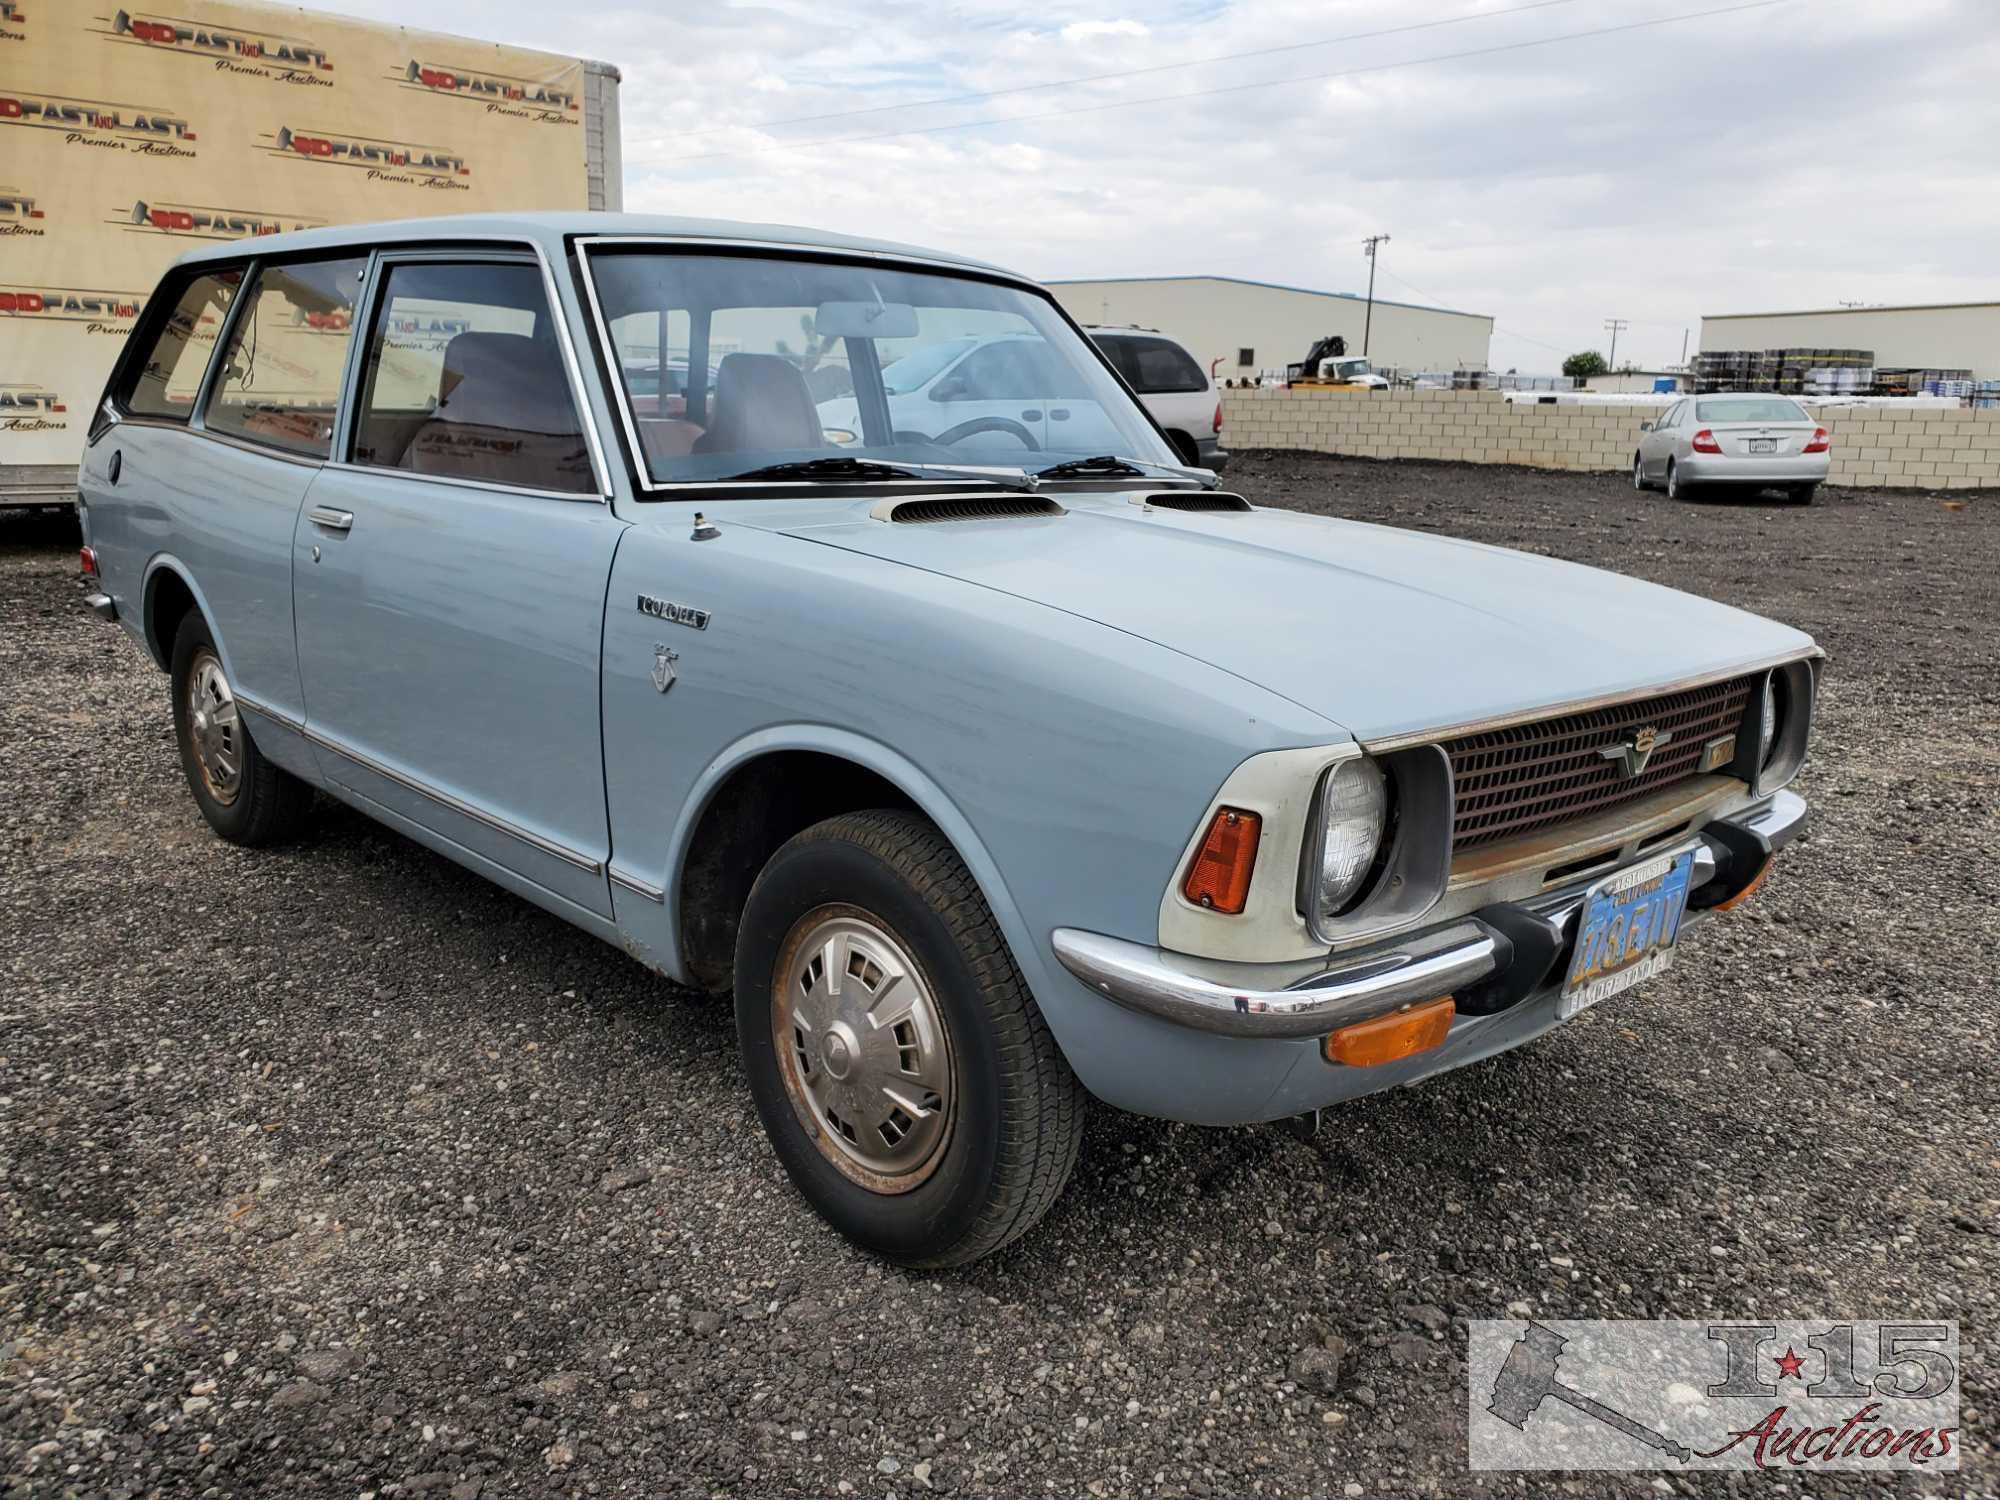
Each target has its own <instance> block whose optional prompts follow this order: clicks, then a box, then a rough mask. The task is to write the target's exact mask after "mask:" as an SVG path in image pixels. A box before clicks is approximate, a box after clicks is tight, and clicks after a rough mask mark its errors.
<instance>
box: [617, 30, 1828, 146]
mask: <svg viewBox="0 0 2000 1500" xmlns="http://www.w3.org/2000/svg"><path fill="white" fill-rule="evenodd" d="M1792 3H1793V0H1747V3H1744V4H1738V5H1721V6H1716V7H1715V8H1713V9H1710V10H1697V11H1689V12H1687V13H1686V14H1684V15H1678V16H1656V17H1654V18H1653V19H1651V20H1647V21H1626V22H1622V23H1620V24H1619V25H1616V26H1600V27H1597V28H1595V29H1594V30H1590V31H1569V32H1564V33H1562V34H1561V35H1560V36H1548V37H1536V38H1532V39H1530V40H1528V41H1522V42H1507V43H1504V44H1502V45H1500V46H1497V47H1472V48H1468V49H1466V50H1464V51H1462V52H1441V53H1438V54H1436V55H1434V56H1431V57H1412V58H1407V59H1405V60H1404V61H1402V62H1387V63H1371V64H1369V65H1367V66H1365V67H1358V68H1340V69H1336V70H1334V71H1331V72H1326V73H1301V74H1297V75H1294V76H1293V77H1290V78H1271V79H1263V80H1260V81H1258V82H1256V83H1236V84H1225V85H1223V86H1221V87H1219V88H1209V89H1188V90H1185V91H1183V92H1181V93H1178V94H1154V95H1151V96H1149V97H1147V98H1144V99H1116V100H1112V101H1111V102H1109V103H1105V104H1086V105H1078V106H1075V107H1073V108H1069V109H1048V110H1041V111H1039V112H1037V113H1033V114H1020V115H999V116H995V117H993V118H991V119H985V120H959V121H956V122H954V123H951V124H947V125H920V126H915V127H913V128H910V129H906V130H882V131H876V132H873V133H871V134H867V135H839V136H821V137H818V138H816V139H813V140H806V141H782V142H778V143H776V144H774V145H770V146H759V147H753V148H751V149H748V150H744V151H702V152H697V153H695V154H694V155H691V156H675V157H669V158H653V159H651V161H650V162H649V161H648V160H646V159H643V158H628V162H629V164H631V165H635V166H646V165H678V164H681V163H685V162H694V161H719V160H728V159H732V158H738V157H745V156H768V155H770V154H771V153H772V152H774V151H803V150H810V149H812V148H813V147H816V146H846V145H854V144H857V143H861V142H867V141H886V140H894V139H896V138H898V137H901V136H910V135H938V134H942V133H943V132H945V131H949V130H979V129H983V128H985V127H987V126H990V125H1019V124H1026V123H1029V122H1032V121H1036V120H1052V119H1056V118H1058V117H1061V116H1067V115H1090V114H1101V113H1103V112H1105V111H1107V110H1114V109H1135V108H1137V107H1139V106H1140V105H1145V104H1170V103H1174V102H1177V101H1179V100H1182V99H1209V98H1214V97H1216V96H1218V95H1222V94H1242V93H1247V92H1250V91H1251V90H1254V89H1272V88H1282V87H1284V86H1285V85H1287V84H1293V83H1320V82H1325V81H1327V80H1329V79H1334V78H1356V77H1360V76H1362V75H1364V74H1369V73H1387V72H1391V71H1394V70H1395V69H1398V68H1413V67H1419V66H1422V65H1423V64H1426V63H1441V62H1462V61H1465V60H1466V59H1468V58H1474V57H1494V56H1498V55H1500V54H1502V53H1507V52H1521V51H1525V50H1526V49H1528V48H1530V47H1549V46H1554V45H1555V44H1556V43H1558V42H1578V41H1586V40H1589V39H1590V38H1592V37H1600V36H1616V35H1618V34H1620V33H1622V32H1628V31H1646V30H1651V29H1653V28H1656V27H1660V26H1674V25H1679V24H1680V23H1682V22H1685V21H1706V20H1710V19H1712V18H1714V17H1716V16H1733V15H1740V14H1742V13H1744V12H1746V11H1753V10H1769V9H1771V8H1772V7H1773V6H1778V5H1789V4H1792Z"/></svg>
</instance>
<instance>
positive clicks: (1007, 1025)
mask: <svg viewBox="0 0 2000 1500" xmlns="http://www.w3.org/2000/svg"><path fill="white" fill-rule="evenodd" d="M736 1030H737V1038H738V1042H739V1044H740V1045H741V1047H742V1051H743V1063H744V1071H745V1072H746V1073H747V1074H748V1076H749V1082H750V1092H751V1095H752V1097H753V1098H754V1099H755V1100H756V1103H757V1112H758V1114H759V1116H761V1117H762V1119H763V1122H764V1130H765V1133H766V1134H767V1135H768V1136H769V1137H770V1140H771V1144H772V1146H773V1148H774V1149H775V1150H776V1151H777V1153H778V1159H779V1160H780V1161H782V1162H783V1163H784V1164H785V1170H786V1171H787V1172H789V1173H790V1174H791V1178H792V1182H793V1183H794V1184H795V1185H796V1186H797V1188H798V1189H799V1191H800V1192H801V1193H802V1194H804V1196H805V1198H806V1200H807V1202H809V1203H811V1204H812V1206H813V1207H814V1208H815V1209H816V1210H817V1211H818V1212H819V1214H820V1215H821V1216H822V1217H823V1218H825V1219H826V1220H827V1221H828V1222H829V1223H830V1224H832V1225H833V1227H834V1228H836V1229H838V1230H839V1231H840V1232H841V1233H842V1234H844V1235H846V1236H847V1237H848V1238H849V1239H851V1240H853V1241H854V1242H855V1243H856V1244H857V1245H860V1246H861V1247H862V1248H863V1249H866V1250H869V1251H871V1252H873V1253H874V1254H877V1255H880V1256H883V1257H885V1258H886V1259H889V1260H892V1261H896V1262H899V1263H900V1264H903V1265H907V1266H923V1267H935V1266H949V1265H962V1264H964V1263H965V1262H967V1261H971V1260H976V1259H978V1258H979V1257H980V1256H982V1255H986V1254H989V1253H991V1252H992V1251H994V1250H997V1249H999V1248H1000V1247H1001V1246H1002V1245H1005V1244H1006V1243H1008V1242H1009V1241H1010V1240H1013V1239H1014V1238H1016V1237H1017V1236H1019V1235H1021V1234H1024V1233H1026V1232H1027V1231H1028V1230H1029V1229H1030V1228H1031V1227H1033V1225H1034V1224H1035V1223H1036V1221H1037V1220H1039V1219H1040V1218H1041V1217H1042V1215H1043V1214H1044V1213H1045V1212H1047V1210H1048V1208H1049V1205H1050V1204H1052V1203H1053V1202H1055V1200H1056V1197H1057V1195H1058V1194H1060V1193H1061V1191H1062V1188H1063V1184H1064V1183H1065V1182H1067V1181H1068V1180H1069V1174H1070V1169H1071V1168H1072V1167H1074V1166H1075V1164H1076V1154H1077V1147H1078V1145H1079V1143H1080V1141H1081V1139H1082V1133H1083V1113H1084V1110H1083V1089H1082V1086H1081V1085H1080V1084H1078V1082H1077V1081H1076V1077H1075V1075H1074V1074H1072V1073H1071V1072H1070V1070H1069V1065H1068V1064H1067V1063H1065V1062H1064V1061H1063V1058H1062V1054H1061V1052H1060V1051H1058V1050H1057V1047H1056V1044H1055V1039H1054V1038H1053V1037H1052V1036H1051V1035H1050V1034H1049V1029H1048V1025H1047V1023H1046V1022H1044V1021H1043V1019H1042V1015H1041V1012H1040V1011H1039V1010H1038V1009H1037V1008H1036V1006H1035V1001H1034V998H1033V997H1032V996H1031V995H1030V994H1029V993H1028V988H1027V985H1026V984H1024V983H1023V982H1022V979H1021V974H1020V971H1019V970H1018V969H1016V968H1015V966H1014V960H1013V957H1012V955H1011V954H1010V953H1009V952H1008V951H1007V944H1006V941H1005V940H1004V939H1003V938H1002V937H1001V935H1000V930H999V927H998V926H997V925H996V924H995V922H994V920H993V914H992V913H991V912H990V911H989V910H987V907H986V903H985V901H984V899H983V898H982V897H981V896H980V894H979V888H978V887H977V885H975V884H974V882H973V879H972V876H971V875H970V874H969V873H968V872H967V870H966V868H965V865H964V864H963V863H962V862H961V861H960V860H959V858H958V855H957V854H956V853H955V852H954V851H953V850H952V848H951V846H950V844H948V843H947V842H946V841H945V839H944V837H943V836H942V835H941V834H939V832H938V831H937V829H936V828H934V827H933V826H932V825H931V824H930V823H928V822H926V821H925V820H924V819H922V818H920V817H917V816H915V815H913V814H910V813H903V812H864V813H850V814H846V815H844V816H841V817H837V818H830V819H828V820H827V821H826V822H824V823H819V824H816V825H815V826H813V827H811V828H809V829H807V830H806V831H805V832H804V833H801V834H799V835H798V837H796V838H794V839H793V840H792V841H791V842H790V843H788V844H786V845H785V846H784V847H783V848H782V849H780V850H779V851H778V852H777V853H776V854H775V855H773V856H772V858H771V862H770V863H769V864H768V865H766V866H765V867H764V870H763V872H762V873H761V874H760V875H759V876H758V877H757V882H756V884H755V885H754V886H753V887H752V888H751V891H750V898H749V901H748V902H747V903H746V905H745V907H744V912H743V922H742V926H741V929H740V931H739V934H738V938H737V945H736Z"/></svg>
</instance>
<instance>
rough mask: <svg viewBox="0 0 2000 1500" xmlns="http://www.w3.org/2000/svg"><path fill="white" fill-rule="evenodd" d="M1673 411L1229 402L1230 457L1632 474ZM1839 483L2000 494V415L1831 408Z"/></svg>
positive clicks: (1329, 399) (1328, 393)
mask: <svg viewBox="0 0 2000 1500" xmlns="http://www.w3.org/2000/svg"><path fill="white" fill-rule="evenodd" d="M1663 409H1664V408H1662V407H1659V406H1657V405H1645V406H1634V405H1626V404H1624V403H1617V404H1613V403H1608V402H1607V403H1601V404H1600V403H1590V404H1587V405H1586V404H1583V403H1567V404H1558V405H1553V406H1542V405H1531V404H1528V403H1526V402H1522V403H1518V404H1517V403H1513V402H1509V401H1508V400H1507V399H1506V398H1505V397H1504V396H1502V395H1501V394H1500V393H1499V392H1497V391H1397V392H1394V393H1392V394H1386V395H1372V396H1371V395H1364V394H1362V393H1360V392H1355V391H1341V390H1330V389H1327V388H1324V387H1318V388H1315V387H1312V386H1298V387H1295V388H1293V389H1292V390H1289V391H1286V390H1248V391H1224V392H1223V430H1222V438H1223V442H1224V444H1225V445H1226V446H1227V447H1230V448H1300V449H1305V450H1307V451H1309V452H1314V453H1340V454H1346V455H1350V456H1354V457H1360V458H1435V459H1455V460H1458V461H1461V462H1464V463H1475V464H1523V465H1526V466H1527V467H1529V468H1535V469H1580V470H1611V471H1622V470H1626V469H1629V468H1630V467H1631V466H1632V454H1633V451H1634V450H1635V449H1636V448H1637V447H1638V443H1639V424H1640V423H1641V422H1647V421H1651V420H1652V419H1653V418H1654V417H1656V416H1658V415H1659V414H1660V412H1661V411H1662V410H1663ZM1819 417H1820V421H1821V422H1822V423H1823V424H1824V425H1825V426H1826V429H1827V431H1828V432H1830V433H1831V434H1832V435H1833V467H1832V472H1831V474H1830V475H1829V476H1828V477H1829V480H1830V482H1831V483H1834V484H1853V485H1871V486H1872V485H1902V486H1909V487H1922V488H1927V489H1967V488H1971V487H1974V486H1993V487H2000V411H1996V410H1969V409H1957V408H1951V407H1937V408H1913V409H1904V410H1898V409H1895V408H1888V407H1880V406H1845V407H1827V408H1825V409H1824V410H1822V411H1821V412H1820V414H1819Z"/></svg>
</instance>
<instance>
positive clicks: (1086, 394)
mask: <svg viewBox="0 0 2000 1500" xmlns="http://www.w3.org/2000/svg"><path fill="white" fill-rule="evenodd" d="M943 311H944V310H943V309H940V310H939V312H940V313H941V314H942V313H943ZM1092 387H1093V382H1092V381H1091V380H1089V379H1087V378H1086V376H1085V372H1084V370H1083V369H1082V368H1081V367H1080V366H1079V365H1078V363H1077V361H1076V358H1075V355H1074V352H1073V351H1072V352H1069V353H1067V354H1065V353H1062V352H1058V351H1056V350H1054V349H1051V348H1050V347H1049V344H1048V340H1047V339H1046V337H1044V335H1043V334H1042V333H1040V332H1039V331H1034V330H1029V329H1019V330H1016V329H1011V328H1010V329H1009V330H1008V331H1006V332H1004V333H992V334H968V335H964V336H962V337H958V338H935V339H930V340H925V341H922V342H919V343H918V344H917V345H916V346H915V347H914V348H911V349H910V350H909V352H908V353H904V354H900V355H899V356H898V357H897V358H895V359H893V360H889V361H886V362H885V363H884V364H883V366H882V389H883V392H884V393H885V394H886V395H887V397H888V402H889V417H890V421H891V425H892V426H893V427H894V429H895V431H896V432H897V433H898V434H900V435H906V436H908V437H910V438H912V439H914V440H916V441H920V442H931V441H939V442H942V443H943V444H944V446H946V447H949V448H952V449H954V450H955V451H957V452H960V453H964V454H968V455H970V454H983V455H987V456H997V457H999V458H1000V459H1002V460H1003V461H1004V460H1007V459H1009V458H1010V457H1011V458H1020V457H1021V456H1022V455H1024V454H1034V453H1041V452H1045V451H1048V450H1050V449H1060V450H1063V451H1066V452H1076V453H1083V452H1086V451H1087V452H1090V453H1105V452H1115V451H1116V450H1117V448H1118V445H1119V432H1118V428H1117V426H1116V425H1115V424H1114V423H1113V422H1111V421H1110V420H1109V419H1108V418H1107V417H1106V415H1105V411H1104V408H1103V406H1102V405H1100V404H1099V398H1100V397H1101V395H1102V392H1101V391H1093V388H1092ZM818 405H819V414H820V421H821V423H822V425H823V426H824V427H825V429H826V431H827V432H828V433H829V434H830V435H831V436H833V437H834V439H835V440H836V441H838V442H842V443H853V442H856V441H858V440H859V434H860V431H861V415H860V410H861V408H860V402H859V399H858V398H856V397H854V396H851V395H842V396H841V397H840V398H838V399H835V400H829V401H821V402H819V403H818ZM945 434H949V436H948V437H946V436H945Z"/></svg>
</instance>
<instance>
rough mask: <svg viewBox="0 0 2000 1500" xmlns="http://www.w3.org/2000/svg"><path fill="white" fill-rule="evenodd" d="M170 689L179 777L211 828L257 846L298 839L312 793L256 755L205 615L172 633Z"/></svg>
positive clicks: (190, 616) (191, 616)
mask: <svg viewBox="0 0 2000 1500" xmlns="http://www.w3.org/2000/svg"><path fill="white" fill-rule="evenodd" d="M172 682H173V686H174V739H175V741H176V742H177V743H178V744H179V746H180V752H181V770H182V771H183V772H184V773H185V774H186V776H187V782H188V789H189V790H190V791H192V792H193V793H194V800H195V805H196V806H197V807H199V808H200V809H201V815H202V816H203V817H204V818H206V819H208V826H209V827H211V828H213V829H214V830H215V831H216V832H217V833H218V834H220V835H221V836H222V837H223V838H225V839H227V840H228V841H229V842H230V843H232V844H244V845H247V846H251V847H258V846H261V845H265V844H275V843H279V842H282V841H283V840H285V839H288V838H290V837H291V836H292V835H293V834H295V833H297V832H298V830H299V828H300V826H301V825H302V824H303V823H304V822H305V818H306V814H307V812H308V811H309V810H310V809H311V807H312V788H311V787H309V786H307V785H306V784H305V783H304V782H303V781H300V780H299V779H298V778H297V777H296V776H294V775H292V774H291V773H290V772H289V771H284V770H281V769H279V768H278V767H277V766H275V765H273V764H272V763H271V762H270V761H268V760H266V759H265V758H264V753H263V752H262V751H261V750H259V749H258V748H257V742H256V741H255V740H253V739H252V738H251V737H250V728H249V726H248V725H247V724H245V723H244V722H243V710H242V708H241V707H240V706H239V705H238V703H237V702H236V694H235V692H234V691H233V690H232V689H231V688H230V685H229V676H228V674H227V673H226V672H224V671H223V669H222V654H221V653H220V652H219V651H217V650H216V648H215V637H214V636H213V635H212V634H210V632H209V628H208V622H207V621H206V620H204V619H202V617H201V616H200V615H199V614H195V613H190V614H188V615H187V616H186V618H185V619H183V620H182V622H181V627H180V629H179V630H177V631H175V632H174V654H173V671H172Z"/></svg>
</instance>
